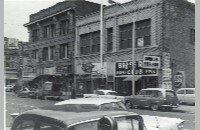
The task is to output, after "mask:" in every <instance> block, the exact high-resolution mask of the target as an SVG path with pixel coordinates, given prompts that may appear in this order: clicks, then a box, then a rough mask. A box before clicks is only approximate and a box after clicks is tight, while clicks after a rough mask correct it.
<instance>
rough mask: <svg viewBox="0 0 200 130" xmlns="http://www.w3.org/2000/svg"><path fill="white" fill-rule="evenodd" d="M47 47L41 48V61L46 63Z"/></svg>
mask: <svg viewBox="0 0 200 130" xmlns="http://www.w3.org/2000/svg"><path fill="white" fill-rule="evenodd" d="M48 56H49V55H48V47H45V48H43V51H42V57H43V61H47V60H48Z"/></svg>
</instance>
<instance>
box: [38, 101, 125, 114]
mask: <svg viewBox="0 0 200 130" xmlns="http://www.w3.org/2000/svg"><path fill="white" fill-rule="evenodd" d="M40 109H43V110H53V111H64V112H85V111H94V110H95V111H96V110H105V111H106V110H126V107H125V106H124V105H123V103H121V102H111V103H105V104H101V105H96V104H64V105H51V106H45V107H41V108H40Z"/></svg>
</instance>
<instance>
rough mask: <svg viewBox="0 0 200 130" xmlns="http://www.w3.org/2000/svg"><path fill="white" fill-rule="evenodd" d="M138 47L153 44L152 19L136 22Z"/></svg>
mask: <svg viewBox="0 0 200 130" xmlns="http://www.w3.org/2000/svg"><path fill="white" fill-rule="evenodd" d="M135 37H136V47H144V46H148V45H150V44H151V21H150V19H147V20H142V21H138V22H136V23H135Z"/></svg>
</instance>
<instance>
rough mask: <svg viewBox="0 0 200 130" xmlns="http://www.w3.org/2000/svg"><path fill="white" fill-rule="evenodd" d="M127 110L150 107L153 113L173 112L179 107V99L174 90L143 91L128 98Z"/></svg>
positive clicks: (156, 89) (150, 89) (152, 89)
mask: <svg viewBox="0 0 200 130" xmlns="http://www.w3.org/2000/svg"><path fill="white" fill-rule="evenodd" d="M125 105H126V107H127V108H133V107H148V108H151V109H152V110H153V111H155V110H159V109H160V108H165V109H168V110H171V109H172V108H177V107H178V106H179V101H178V98H177V96H176V94H175V92H174V91H173V90H170V89H163V88H147V89H142V90H141V91H140V92H139V93H138V94H137V95H135V96H126V99H125Z"/></svg>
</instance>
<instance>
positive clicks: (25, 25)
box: [24, 8, 72, 27]
mask: <svg viewBox="0 0 200 130" xmlns="http://www.w3.org/2000/svg"><path fill="white" fill-rule="evenodd" d="M71 9H72V8H68V9H65V10H62V11H60V12H58V13H55V14H52V15H49V16H46V17H44V18H42V19H38V20H36V21H33V22H30V23H26V24H24V27H27V26H30V25H32V24H34V23H37V22H39V21H43V20H45V19H48V18H51V17H53V16H56V15H58V14H61V13H64V12H66V11H69V10H71Z"/></svg>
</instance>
